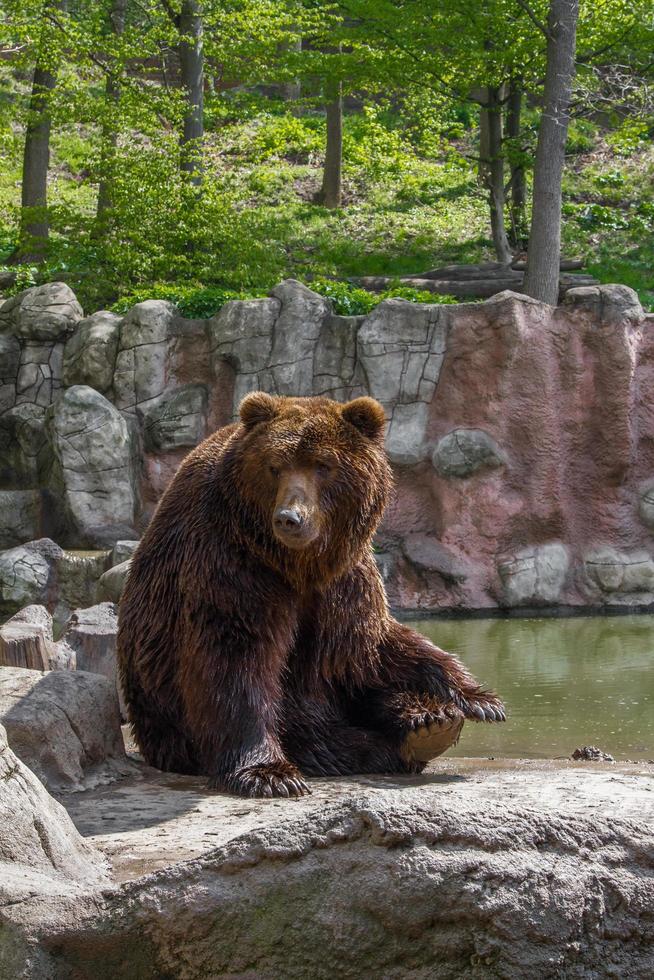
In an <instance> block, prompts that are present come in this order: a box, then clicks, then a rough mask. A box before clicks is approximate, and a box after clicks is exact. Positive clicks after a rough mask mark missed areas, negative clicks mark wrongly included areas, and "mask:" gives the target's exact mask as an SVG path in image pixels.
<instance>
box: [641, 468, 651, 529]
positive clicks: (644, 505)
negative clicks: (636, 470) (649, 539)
mask: <svg viewBox="0 0 654 980" xmlns="http://www.w3.org/2000/svg"><path fill="white" fill-rule="evenodd" d="M638 513H639V514H640V519H641V521H642V522H643V524H644V525H645V526H646V527H648V528H649V529H650V531H654V480H648V481H647V482H646V483H645V484H643V486H642V487H641V488H640V492H639V495H638Z"/></svg>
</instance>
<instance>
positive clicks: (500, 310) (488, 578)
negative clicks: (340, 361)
mask: <svg viewBox="0 0 654 980" xmlns="http://www.w3.org/2000/svg"><path fill="white" fill-rule="evenodd" d="M451 311H452V312H451V314H450V317H451V319H450V324H449V330H448V336H447V344H446V351H445V356H444V359H443V363H442V367H441V371H440V376H439V379H438V384H437V389H436V393H435V395H434V397H433V398H432V400H431V403H430V406H429V419H428V423H427V432H426V440H427V442H428V443H429V444H430V445H433V446H435V447H436V448H435V449H434V452H433V465H432V462H431V461H426V462H424V463H421V464H420V465H419V466H417V467H412V468H402V469H399V470H398V472H397V501H396V503H395V505H394V506H393V508H392V509H391V511H390V512H389V514H388V516H387V519H386V521H385V523H384V527H383V530H382V534H381V536H380V540H381V541H382V542H383V543H385V544H386V545H387V547H389V548H390V550H391V552H392V553H394V554H395V555H396V556H398V557H397V561H396V566H395V568H394V571H393V573H392V574H389V575H388V577H387V589H388V592H389V597H390V599H391V602H392V603H393V604H395V605H397V606H399V607H403V608H421V609H434V608H442V607H443V606H449V607H453V608H460V609H471V608H480V609H481V608H489V607H493V606H497V605H500V606H504V605H507V606H514V605H523V606H541V605H552V604H569V605H595V604H602V603H611V604H634V603H636V604H648V603H651V602H652V601H653V599H654V595H652V588H653V587H652V584H651V581H650V579H649V577H648V576H649V571H650V569H649V567H648V561H649V564H650V565H651V558H650V556H651V553H652V549H653V546H654V542H653V539H652V534H651V530H650V528H648V527H647V526H646V524H645V523H644V521H643V516H642V514H643V513H646V511H647V507H646V502H645V503H644V504H642V505H641V506H640V508H639V502H640V496H641V490H642V485H643V484H644V483H646V481H647V480H648V478H651V477H652V476H653V475H654V443H653V436H654V416H653V414H652V411H653V408H654V384H653V383H652V382H654V377H652V371H653V369H654V339H653V334H652V327H654V317H651V316H650V317H645V316H644V315H643V314H642V311H641V310H640V307H639V306H638V305H637V304H636V303H635V301H634V294H633V293H632V292H631V291H630V290H626V288H625V287H599V288H598V287H592V288H589V289H579V290H572V291H571V293H570V294H569V295H568V297H567V298H566V302H565V304H564V305H562V306H560V307H558V308H557V309H552V308H550V307H547V306H544V305H543V304H540V303H536V302H533V301H531V300H528V299H527V298H525V297H518V296H517V295H515V294H512V293H504V294H501V295H499V296H497V297H495V298H494V299H493V300H492V301H490V302H488V303H483V304H478V305H475V306H472V305H471V306H465V307H452V308H451ZM470 430H472V431H473V433H474V434H473V435H472V436H470V435H469V432H470ZM479 433H481V434H485V435H486V436H488V437H490V440H489V441H490V442H491V445H492V444H494V445H495V448H496V450H497V456H498V457H503V461H501V460H500V459H498V458H497V457H495V458H491V460H490V463H489V452H488V448H487V447H483V446H482V450H481V451H479V450H478V451H477V452H475V448H476V443H478V442H479ZM450 434H454V436H455V439H454V440H452V437H451V436H450ZM462 435H463V438H462ZM448 436H450V441H454V442H455V450H454V453H453V452H452V449H451V446H449V445H448V442H447V439H448ZM466 440H467V441H466ZM461 443H462V444H463V445H462V451H459V449H458V445H457V444H461ZM477 448H478V447H477ZM453 456H454V457H455V458H454V462H453ZM443 459H444V462H443ZM491 464H492V465H491ZM452 470H454V471H455V472H454V473H453V472H452ZM652 516H653V517H654V506H653V507H652ZM652 524H654V521H652ZM419 533H420V534H422V535H424V536H427V537H428V536H432V535H433V536H435V538H436V539H437V540H438V541H440V543H441V544H442V545H443V546H445V547H446V548H447V549H448V550H449V551H450V552H451V554H452V556H453V557H454V558H456V559H457V560H459V561H461V562H462V563H463V564H464V565H465V566H467V568H468V569H469V574H468V575H467V577H466V578H465V579H464V580H462V581H449V582H448V580H447V576H444V575H443V572H442V570H437V569H427V568H424V567H423V568H420V567H419V566H417V565H416V563H415V561H413V562H412V561H410V560H409V559H408V558H407V556H406V554H405V552H406V549H403V548H402V542H403V541H405V540H406V536H407V534H412V535H414V536H415V535H416V534H419ZM598 548H599V550H600V551H601V554H599V555H597V554H595V553H596V552H597V551H598ZM639 552H644V553H645V554H644V556H643V554H639ZM635 566H638V574H637V576H636V578H637V582H636V588H635V589H634V588H633V587H631V588H630V587H629V586H630V582H631V579H630V576H631V577H633V573H634V571H635V570H636V568H635ZM598 570H599V574H598ZM607 572H608V573H610V575H611V576H612V577H611V578H609V577H608V575H607V574H606V573H607Z"/></svg>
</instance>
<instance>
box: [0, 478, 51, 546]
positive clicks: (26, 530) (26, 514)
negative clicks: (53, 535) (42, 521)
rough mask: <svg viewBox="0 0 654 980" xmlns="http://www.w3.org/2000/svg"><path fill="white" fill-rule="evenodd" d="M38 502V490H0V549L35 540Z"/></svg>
mask: <svg viewBox="0 0 654 980" xmlns="http://www.w3.org/2000/svg"><path fill="white" fill-rule="evenodd" d="M40 502H41V500H40V495H39V492H38V490H0V548H11V547H12V546H13V545H18V544H23V542H25V541H30V540H33V539H34V538H36V536H37V535H38V532H39V508H40Z"/></svg>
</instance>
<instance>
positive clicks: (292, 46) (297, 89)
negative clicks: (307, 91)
mask: <svg viewBox="0 0 654 980" xmlns="http://www.w3.org/2000/svg"><path fill="white" fill-rule="evenodd" d="M280 50H281V52H282V53H285V52H288V51H295V52H296V53H299V52H301V51H302V38H301V37H296V38H295V39H294V40H293V41H282V43H281V45H280ZM301 94H302V84H301V82H300V79H299V78H293V79H291V80H290V81H288V82H284V84H283V85H282V97H283V99H284V101H285V102H291V103H295V102H297V100H298V99H299V98H300V95H301ZM291 112H292V113H293V114H294V115H295V114H297V106H296V105H291Z"/></svg>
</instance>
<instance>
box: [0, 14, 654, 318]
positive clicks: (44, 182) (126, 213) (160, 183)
mask: <svg viewBox="0 0 654 980" xmlns="http://www.w3.org/2000/svg"><path fill="white" fill-rule="evenodd" d="M566 18H568V23H569V26H570V25H571V26H570V29H569V30H568V43H569V42H570V41H571V42H572V47H571V48H570V57H571V58H572V57H573V56H574V63H572V61H571V63H570V67H571V70H570V72H569V76H570V77H569V86H568V88H569V91H567V92H566V91H563V95H561V92H559V93H558V94H557V93H555V94H557V98H558V99H559V103H558V104H559V105H563V107H564V112H563V115H564V116H565V120H564V122H565V129H566V132H565V133H564V140H563V143H562V149H561V153H562V159H561V162H562V165H563V175H562V184H561V187H562V202H561V204H560V206H559V204H558V203H556V202H555V207H556V209H558V212H560V214H561V216H562V224H561V243H560V249H561V254H562V255H563V256H564V257H570V258H572V257H574V258H578V259H581V260H582V261H583V265H584V271H587V272H590V273H592V274H593V275H595V276H596V277H597V278H598V279H599V280H600V281H602V282H622V283H626V284H627V285H630V286H632V287H633V288H634V289H636V290H637V291H638V293H639V295H640V298H641V302H642V303H643V305H644V306H645V307H647V308H649V309H652V308H654V274H653V272H652V269H653V267H654V245H653V240H652V235H653V232H654V179H653V178H654V149H653V146H652V136H653V135H654V95H653V89H652V84H653V82H654V9H653V8H652V4H651V0H646V2H641V0H581V2H580V3H577V2H576V0H552V2H547V0H533V2H527V0H477V2H475V0H442V2H441V0H438V2H437V0H347V2H343V3H323V2H320V0H310V2H300V0H280V2H275V0H228V2H218V0H207V2H205V3H199V2H195V0H183V2H182V0H162V2H154V0H15V2H6V0H5V2H3V3H2V4H1V5H0V164H1V165H0V263H3V264H2V266H1V268H0V288H1V289H2V292H3V293H4V295H9V294H11V293H12V292H16V291H18V290H20V289H24V288H25V287H26V286H29V285H33V284H35V283H40V282H44V281H50V280H62V281H65V282H67V283H68V284H69V285H70V286H71V287H72V288H73V290H74V291H75V292H76V293H77V295H78V297H79V299H80V301H81V302H82V305H83V306H84V308H85V309H86V310H88V311H89V312H90V311H92V310H95V309H98V308H110V309H114V310H116V311H117V312H121V311H122V310H125V309H127V308H128V307H129V306H130V305H131V304H133V303H134V302H136V301H138V300H141V299H146V298H164V299H171V300H172V301H174V302H176V303H177V304H178V306H179V307H180V309H181V311H182V313H183V314H184V315H186V316H209V315H212V314H213V313H214V312H215V311H216V310H217V309H218V308H219V307H220V306H221V305H222V303H223V302H225V301H226V299H229V298H232V297H245V296H262V295H265V294H266V292H267V291H268V290H269V289H270V288H271V287H272V286H273V285H274V284H275V283H276V282H278V281H279V280H281V279H283V278H286V277H289V276H292V277H295V278H297V279H300V280H301V281H303V282H305V283H307V284H308V285H311V286H312V288H314V289H316V290H317V291H318V292H322V293H324V294H326V295H329V296H331V297H332V299H333V301H334V305H335V307H336V309H337V311H338V312H342V313H358V312H366V311H367V310H368V309H370V308H371V307H372V306H373V305H374V304H375V303H376V302H377V301H378V298H379V297H378V296H374V295H372V294H369V293H366V292H365V291H363V290H362V289H360V288H358V287H357V286H356V284H353V282H352V280H354V279H356V278H357V277H360V276H388V277H390V278H391V280H393V279H394V277H399V276H403V275H409V274H418V273H420V272H422V271H424V270H428V269H431V268H433V267H434V266H440V265H443V264H446V263H455V262H456V263H471V262H474V263H478V262H483V261H487V260H499V261H500V262H502V263H505V264H509V263H510V262H512V261H514V260H515V259H520V258H524V257H525V250H526V249H527V247H528V245H529V236H530V231H531V234H532V236H533V235H536V234H538V233H539V231H540V232H541V233H542V234H544V235H545V239H546V241H545V248H546V250H549V252H550V253H553V252H556V255H555V259H556V263H557V266H558V253H559V242H558V238H557V237H556V236H555V235H554V234H553V232H551V231H550V226H549V224H548V221H547V220H545V217H543V220H542V221H540V220H539V219H540V217H541V216H544V215H545V211H544V210H543V206H542V201H543V200H545V201H546V202H547V200H548V198H547V194H548V193H550V192H549V191H548V190H547V186H545V188H544V190H545V198H543V196H542V193H543V191H542V188H541V198H540V199H539V200H540V201H541V205H538V204H537V207H536V209H535V210H534V213H533V214H532V200H533V193H534V168H535V167H536V174H537V175H538V173H539V168H540V174H541V177H543V175H544V179H550V180H551V175H550V176H549V177H548V173H547V170H548V167H550V165H551V163H552V160H553V157H552V154H551V153H547V152H545V153H544V152H543V146H541V148H540V158H539V157H538V152H539V151H538V139H539V133H540V134H541V140H542V134H543V131H544V126H545V127H546V126H547V121H548V120H549V121H550V122H551V121H552V118H553V117H552V112H548V109H547V107H548V105H552V104H555V103H552V102H551V98H550V101H549V102H548V85H549V87H550V90H549V96H551V95H552V85H553V84H557V83H558V82H559V81H561V83H562V84H563V89H564V90H565V78H563V75H564V74H565V72H563V71H561V70H560V69H557V68H556V64H555V59H556V57H557V49H556V45H557V43H558V41H557V38H559V40H560V39H561V37H562V35H561V36H560V32H559V27H560V25H561V23H563V26H564V27H565V23H566ZM570 31H572V34H571V33H570ZM575 31H576V40H575V37H574V34H575ZM564 33H565V31H564ZM565 43H566V40H565V37H563V44H564V46H565ZM559 53H561V52H559ZM563 54H565V52H564V51H563ZM548 62H549V79H550V80H549V82H548ZM544 121H545V123H544ZM555 121H556V120H555ZM558 130H559V132H561V126H560V125H559V126H558ZM563 152H564V156H563ZM555 169H556V168H555ZM537 179H538V178H537ZM541 183H542V181H541ZM532 219H533V220H532ZM533 241H534V239H533V238H532V244H533ZM535 248H536V246H534V254H535ZM530 254H531V251H530ZM389 292H390V294H394V295H403V296H405V297H406V298H408V299H414V300H422V301H424V300H428V301H438V302H447V301H449V300H450V297H447V296H444V297H443V296H436V295H433V294H427V295H425V294H422V293H419V292H417V291H416V290H412V289H408V288H407V287H406V286H403V285H402V284H401V283H400V282H399V278H398V281H397V282H394V281H392V282H391V284H390V290H389ZM532 295H538V291H536V292H535V293H534V292H532ZM541 298H542V297H541Z"/></svg>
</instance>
